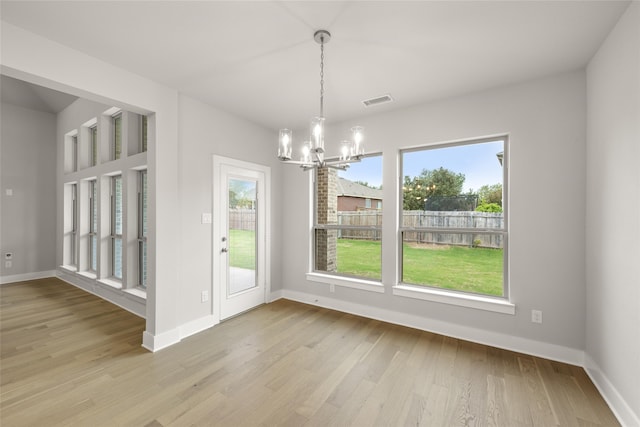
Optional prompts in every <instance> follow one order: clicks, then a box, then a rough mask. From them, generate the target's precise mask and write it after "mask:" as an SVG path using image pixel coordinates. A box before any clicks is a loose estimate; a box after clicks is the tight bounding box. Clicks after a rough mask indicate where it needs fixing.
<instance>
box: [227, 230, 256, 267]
mask: <svg viewBox="0 0 640 427" xmlns="http://www.w3.org/2000/svg"><path fill="white" fill-rule="evenodd" d="M229 265H230V266H231V267H240V268H248V269H250V270H255V268H256V233H255V231H248V230H229Z"/></svg>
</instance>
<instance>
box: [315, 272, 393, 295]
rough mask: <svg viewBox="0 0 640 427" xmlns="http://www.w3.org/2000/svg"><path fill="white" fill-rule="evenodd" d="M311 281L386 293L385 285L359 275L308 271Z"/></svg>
mask: <svg viewBox="0 0 640 427" xmlns="http://www.w3.org/2000/svg"><path fill="white" fill-rule="evenodd" d="M307 280H309V281H310V282H319V283H326V284H328V285H335V286H343V287H345V288H351V289H360V290H361V291H369V292H377V293H384V285H383V284H382V283H381V282H377V281H374V280H366V279H361V278H357V277H348V276H342V275H340V276H339V275H333V274H327V273H318V272H312V273H307Z"/></svg>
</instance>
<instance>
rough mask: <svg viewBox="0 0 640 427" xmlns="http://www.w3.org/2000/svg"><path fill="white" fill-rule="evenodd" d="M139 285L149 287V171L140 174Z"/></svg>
mask: <svg viewBox="0 0 640 427" xmlns="http://www.w3.org/2000/svg"><path fill="white" fill-rule="evenodd" d="M138 285H139V286H141V287H143V288H146V287H147V171H146V170H143V171H140V173H139V175H138Z"/></svg>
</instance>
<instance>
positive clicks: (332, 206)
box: [315, 168, 338, 273]
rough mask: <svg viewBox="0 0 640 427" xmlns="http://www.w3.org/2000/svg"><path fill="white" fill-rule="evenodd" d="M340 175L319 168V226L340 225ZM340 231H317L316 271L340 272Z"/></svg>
mask: <svg viewBox="0 0 640 427" xmlns="http://www.w3.org/2000/svg"><path fill="white" fill-rule="evenodd" d="M337 188H338V173H337V171H336V170H335V169H330V168H318V169H317V175H316V197H317V210H318V211H317V213H316V215H317V219H318V224H337V223H338V197H337ZM337 251H338V231H337V230H316V260H315V261H316V267H315V268H316V270H319V271H327V272H333V273H335V272H336V271H338V253H337Z"/></svg>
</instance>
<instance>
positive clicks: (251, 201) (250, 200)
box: [227, 178, 257, 295]
mask: <svg viewBox="0 0 640 427" xmlns="http://www.w3.org/2000/svg"><path fill="white" fill-rule="evenodd" d="M228 184H229V185H228V187H227V188H228V193H229V194H228V197H229V217H228V218H229V220H228V221H227V223H228V226H229V230H228V231H227V236H228V239H229V241H228V246H227V248H228V251H229V257H228V259H229V275H228V277H229V283H228V288H227V292H228V294H229V295H233V294H235V293H238V292H242V291H245V290H247V289H251V288H253V287H255V286H256V270H257V265H256V250H257V244H256V231H257V230H256V209H257V203H256V188H257V182H256V181H248V180H244V179H237V178H229V183H228Z"/></svg>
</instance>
